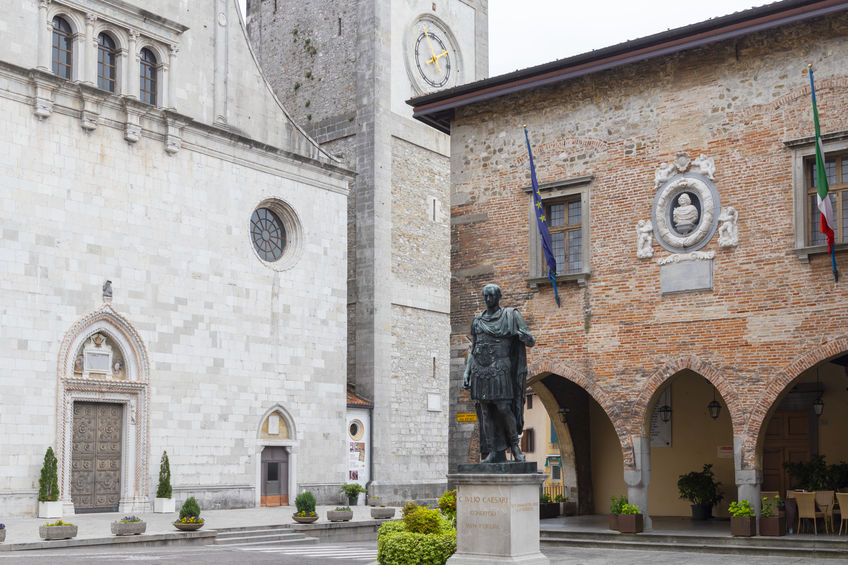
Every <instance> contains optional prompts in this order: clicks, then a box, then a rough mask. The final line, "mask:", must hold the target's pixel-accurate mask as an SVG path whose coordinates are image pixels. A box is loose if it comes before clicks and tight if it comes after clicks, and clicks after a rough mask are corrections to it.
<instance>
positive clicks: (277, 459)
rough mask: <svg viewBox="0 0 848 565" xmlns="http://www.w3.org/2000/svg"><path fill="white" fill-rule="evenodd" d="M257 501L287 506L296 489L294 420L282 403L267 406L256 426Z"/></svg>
mask: <svg viewBox="0 0 848 565" xmlns="http://www.w3.org/2000/svg"><path fill="white" fill-rule="evenodd" d="M258 435H259V438H258V442H257V443H258V445H257V450H258V457H257V458H256V462H257V483H258V488H257V489H256V505H257V506H288V505H289V502H290V501H289V496H290V493H292V492H294V491H295V484H296V482H295V478H296V477H295V457H296V455H295V446H296V441H295V440H294V438H295V437H296V436H295V430H294V422H293V420H292V419H291V417H290V416H289V414H288V411H286V410H285V409H284V408H283V407H282V406H280V405H277V406H274V407H273V408H271V409H270V410H268V411H267V412H266V413H265V416H264V417H263V418H262V421H261V424H260V426H259V434H258Z"/></svg>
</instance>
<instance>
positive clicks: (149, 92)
mask: <svg viewBox="0 0 848 565" xmlns="http://www.w3.org/2000/svg"><path fill="white" fill-rule="evenodd" d="M139 61H140V63H139V75H140V77H139V78H140V82H139V84H140V89H139V98H140V100H141V101H142V102H146V103H147V104H151V105H153V106H155V105H156V88H157V86H158V62H157V61H156V55H154V54H153V51H151V50H150V49H147V48H144V49H142V50H141V55H140V57H139Z"/></svg>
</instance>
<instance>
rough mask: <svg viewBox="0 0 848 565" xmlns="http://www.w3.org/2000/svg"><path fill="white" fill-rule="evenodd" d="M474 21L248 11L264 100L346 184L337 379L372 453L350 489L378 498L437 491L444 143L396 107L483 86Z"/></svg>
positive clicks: (426, 7)
mask: <svg viewBox="0 0 848 565" xmlns="http://www.w3.org/2000/svg"><path fill="white" fill-rule="evenodd" d="M487 14H488V3H487V2H486V1H485V0H437V1H435V2H433V1H432V0H427V1H424V0H404V1H399V2H396V1H392V2H389V1H385V0H332V1H330V0H318V1H312V2H295V1H285V0H279V1H276V0H248V1H247V22H248V30H249V34H250V38H251V41H252V44H253V48H254V50H255V52H256V54H257V56H258V59H259V61H260V63H261V65H262V67H263V70H264V71H265V73H266V75H267V76H268V79H269V80H270V82H271V84H273V86H274V90H275V92H276V93H277V96H278V97H279V98H280V99H281V100H283V101H284V103H285V104H286V107H287V108H288V109H289V111H290V112H291V115H292V116H293V117H294V118H295V119H296V120H297V121H298V123H300V124H302V125H303V127H304V129H305V130H306V131H307V132H308V133H309V134H310V135H312V136H313V137H314V139H315V140H316V141H318V142H319V143H320V145H321V147H322V148H323V149H324V150H326V151H327V152H329V153H331V154H333V155H335V156H338V157H339V158H340V159H342V160H343V162H344V163H345V164H346V166H348V167H350V168H351V169H353V170H355V171H356V174H357V176H356V180H355V181H354V182H353V186H352V190H351V196H350V199H349V201H348V206H349V207H348V216H347V222H346V225H347V233H348V253H347V254H348V259H349V260H348V271H347V277H348V296H347V303H348V341H347V343H348V348H347V350H348V363H347V380H348V384H349V386H350V388H351V391H352V392H355V394H356V395H357V396H359V397H361V398H364V399H367V400H368V401H370V402H371V403H372V404H373V409H372V418H373V422H372V426H371V432H372V433H371V450H372V452H373V453H372V454H371V455H372V456H371V459H370V461H371V464H370V472H369V474H368V475H366V476H367V479H364V478H363V475H360V474H359V472H358V471H357V478H355V477H353V476H352V475H351V476H349V479H350V480H359V481H360V482H362V483H363V484H366V483H367V484H369V494H371V495H376V496H380V497H382V498H383V499H384V500H387V501H396V502H399V501H403V500H406V499H410V498H432V497H435V496H438V495H440V494H441V492H442V491H443V490H444V488H445V486H446V478H445V475H446V473H447V470H448V432H447V430H448V398H449V391H448V380H449V364H450V355H449V350H450V319H449V317H450V309H451V302H450V286H451V277H450V264H449V263H450V226H449V222H450V214H449V210H450V198H449V190H450V186H449V183H450V158H449V154H450V152H449V139H448V136H446V135H444V134H442V133H441V132H437V131H434V130H432V129H430V128H428V127H426V126H424V125H423V124H420V123H418V122H416V121H414V120H413V119H412V111H411V109H410V107H409V106H408V105H407V104H406V100H408V99H410V98H412V97H413V96H418V95H421V94H424V93H428V92H432V91H435V90H439V89H445V88H450V87H453V86H456V85H458V84H463V83H467V82H471V81H474V80H479V79H482V78H485V76H486V75H487V70H488V55H487V49H488V44H487V37H488V31H487V30H488V23H487ZM348 432H350V433H349V437H348V441H349V442H350V443H351V446H353V445H354V444H355V443H356V442H357V441H358V440H357V439H356V437H355V434H354V435H351V434H352V431H351V430H348ZM352 449H353V447H352ZM351 472H353V470H351Z"/></svg>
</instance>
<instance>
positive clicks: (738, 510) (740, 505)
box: [728, 500, 757, 537]
mask: <svg viewBox="0 0 848 565" xmlns="http://www.w3.org/2000/svg"><path fill="white" fill-rule="evenodd" d="M728 510H729V511H730V533H731V534H733V535H734V536H745V537H750V536H753V535H754V534H755V533H756V524H755V522H754V519H755V516H756V515H757V513H756V512H754V508H753V507H752V506H751V502H750V501H748V500H743V501H741V502H731V503H730V506H729V507H728Z"/></svg>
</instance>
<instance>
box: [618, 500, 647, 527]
mask: <svg viewBox="0 0 848 565" xmlns="http://www.w3.org/2000/svg"><path fill="white" fill-rule="evenodd" d="M643 527H644V520H643V519H642V512H641V511H640V510H639V508H638V507H637V506H636V505H635V504H629V503H627V502H625V503H624V504H622V505H621V514H619V515H618V531H619V532H621V533H622V534H638V533H639V532H641V531H642V529H643Z"/></svg>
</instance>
